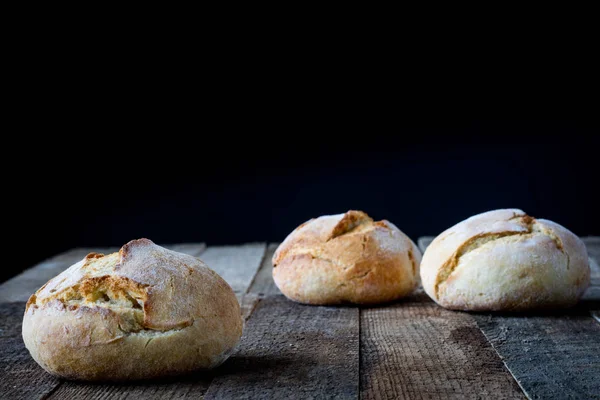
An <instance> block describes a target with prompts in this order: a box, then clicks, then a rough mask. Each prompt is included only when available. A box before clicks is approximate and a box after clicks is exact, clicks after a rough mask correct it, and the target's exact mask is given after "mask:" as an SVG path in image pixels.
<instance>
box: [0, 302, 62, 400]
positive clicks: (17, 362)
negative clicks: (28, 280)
mask: <svg viewBox="0 0 600 400" xmlns="http://www.w3.org/2000/svg"><path fill="white" fill-rule="evenodd" d="M24 312H25V303H23V302H19V303H4V304H0V375H1V378H0V399H11V400H13V399H14V400H19V399H34V398H43V397H44V396H46V395H48V394H49V393H50V392H52V391H53V390H54V389H55V388H56V387H57V386H58V385H59V384H60V380H58V379H57V378H54V377H53V376H51V375H49V374H48V373H46V371H44V370H43V369H42V368H41V367H40V366H39V365H37V364H36V362H35V361H33V359H32V358H31V356H30V355H29V351H27V349H26V348H25V344H24V343H23V339H22V338H21V322H22V320H23V313H24Z"/></svg>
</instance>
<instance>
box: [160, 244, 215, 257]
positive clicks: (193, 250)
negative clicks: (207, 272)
mask: <svg viewBox="0 0 600 400" xmlns="http://www.w3.org/2000/svg"><path fill="white" fill-rule="evenodd" d="M163 247H166V248H167V249H170V250H173V251H178V252H180V253H185V254H189V255H190V256H194V257H198V256H199V255H200V254H202V253H203V252H204V250H206V244H205V243H179V244H169V245H163Z"/></svg>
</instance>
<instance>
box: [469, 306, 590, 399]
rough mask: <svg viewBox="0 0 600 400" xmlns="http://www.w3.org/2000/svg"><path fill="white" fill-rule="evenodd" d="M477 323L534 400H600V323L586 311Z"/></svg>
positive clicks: (482, 318)
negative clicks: (565, 399)
mask: <svg viewBox="0 0 600 400" xmlns="http://www.w3.org/2000/svg"><path fill="white" fill-rule="evenodd" d="M475 318H476V319H477V323H478V325H479V327H480V328H481V329H482V331H483V332H484V333H485V335H486V336H487V338H488V339H489V340H490V341H491V343H492V344H493V345H494V348H495V349H496V350H497V351H498V353H499V354H500V356H501V357H502V359H503V360H504V362H505V363H506V365H507V366H508V368H509V369H510V371H511V372H512V374H513V376H514V377H515V379H516V380H517V381H518V382H519V385H521V387H522V388H523V390H524V391H525V393H527V394H528V395H529V397H530V398H537V399H550V398H561V399H564V398H570V399H593V398H600V379H598V378H599V377H600V324H598V322H597V321H595V320H594V319H592V318H590V316H589V313H588V312H587V310H585V309H574V310H569V311H565V312H562V313H555V314H546V315H531V314H529V315H507V316H500V315H476V316H475Z"/></svg>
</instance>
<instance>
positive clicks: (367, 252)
mask: <svg viewBox="0 0 600 400" xmlns="http://www.w3.org/2000/svg"><path fill="white" fill-rule="evenodd" d="M420 261H421V253H420V252H419V249H418V248H417V246H415V244H414V243H413V242H412V241H411V240H410V239H409V238H408V237H407V236H406V235H405V234H403V233H402V232H401V231H400V230H399V229H398V228H397V227H396V226H394V224H392V223H390V222H388V221H385V220H384V221H379V222H374V221H373V220H372V219H371V218H370V217H369V216H368V215H367V214H365V213H364V212H361V211H348V212H347V213H345V214H338V215H330V216H323V217H319V218H317V219H311V220H310V221H308V222H305V223H304V224H302V225H300V226H299V227H298V228H296V229H295V230H294V231H293V232H292V233H291V234H290V235H289V236H288V237H287V238H286V239H285V240H284V241H283V243H281V245H280V246H279V248H278V249H277V250H276V252H275V254H274V256H273V279H274V280H275V283H276V284H277V287H279V289H280V290H281V292H282V293H283V294H284V295H286V296H287V297H288V298H289V299H291V300H294V301H297V302H300V303H306V304H340V303H345V302H349V303H357V304H373V303H381V302H387V301H391V300H395V299H398V298H400V297H402V296H406V295H408V294H410V293H411V292H412V291H413V290H414V289H415V287H416V286H417V285H418V279H419V263H420Z"/></svg>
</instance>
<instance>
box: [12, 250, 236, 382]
mask: <svg viewBox="0 0 600 400" xmlns="http://www.w3.org/2000/svg"><path fill="white" fill-rule="evenodd" d="M242 325H243V322H242V318H241V316H240V307H239V304H238V302H237V300H236V297H235V295H234V293H233V291H232V289H231V288H230V287H229V285H228V284H227V283H226V282H225V281H224V280H223V279H222V278H221V277H220V276H219V275H218V274H217V273H216V272H214V271H212V270H211V269H209V268H208V267H207V266H206V265H205V264H204V263H203V262H202V261H200V260H199V259H197V258H195V257H192V256H188V255H185V254H181V253H176V252H173V251H170V250H167V249H165V248H162V247H160V246H157V245H155V244H154V243H152V242H151V241H150V240H148V239H139V240H134V241H131V242H129V243H127V244H126V245H125V246H123V247H122V248H121V250H120V251H119V252H118V253H113V254H109V255H102V254H94V253H92V254H89V255H88V256H86V257H85V258H84V259H83V260H81V261H80V262H78V263H76V264H75V265H73V266H72V267H70V268H69V269H67V270H66V271H64V272H62V273H61V274H59V275H58V276H56V277H55V278H53V279H51V280H50V281H49V282H48V283H46V284H45V285H44V286H43V287H42V288H40V289H39V290H38V291H37V292H36V293H35V294H34V295H32V296H31V298H30V299H29V301H28V302H27V306H26V311H25V316H24V319H23V340H24V341H25V345H26V347H27V349H29V351H30V353H31V355H32V357H33V358H34V359H35V361H37V362H38V364H40V365H41V366H42V367H43V368H44V369H45V370H46V371H48V372H50V373H51V374H54V375H57V376H59V377H63V378H67V379H82V380H127V379H147V378H155V377H163V376H168V375H175V374H181V373H185V372H189V371H193V370H196V369H201V368H212V367H215V366H217V365H219V364H221V363H222V362H223V361H224V360H225V359H226V358H227V356H228V355H229V354H230V352H231V350H232V349H233V347H234V346H235V345H236V343H237V342H238V340H239V339H240V336H241V334H242Z"/></svg>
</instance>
